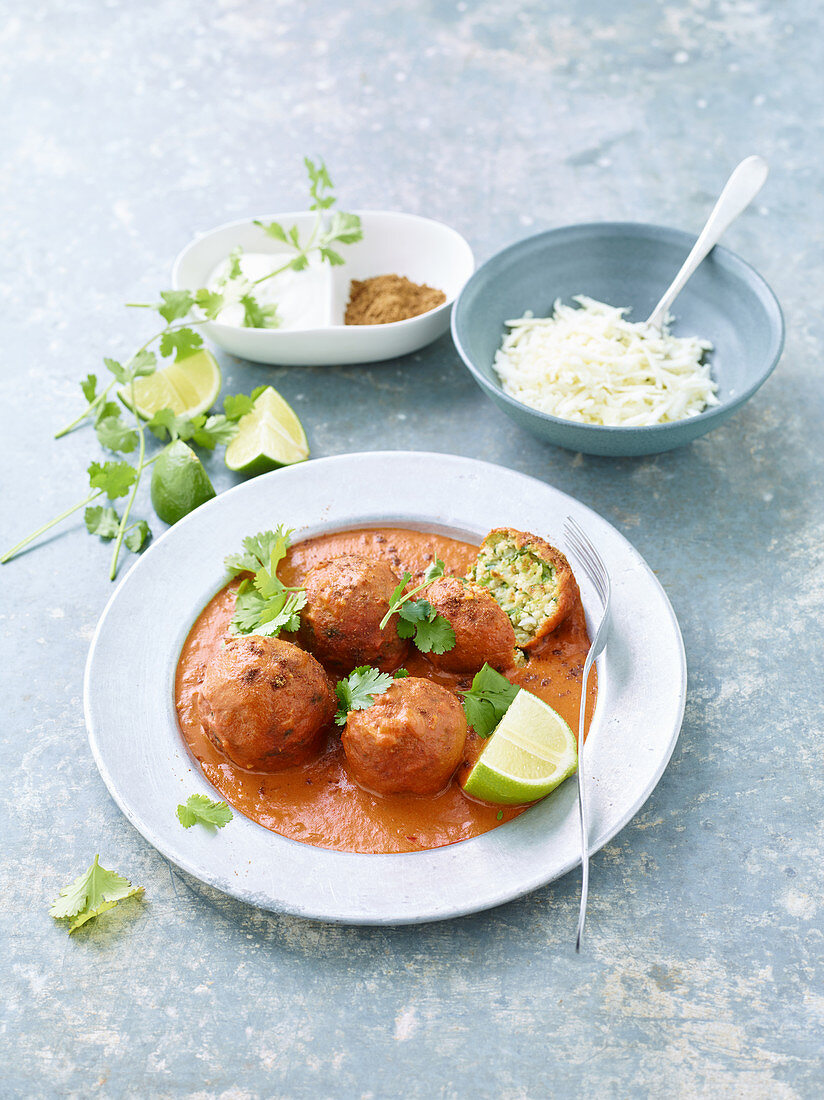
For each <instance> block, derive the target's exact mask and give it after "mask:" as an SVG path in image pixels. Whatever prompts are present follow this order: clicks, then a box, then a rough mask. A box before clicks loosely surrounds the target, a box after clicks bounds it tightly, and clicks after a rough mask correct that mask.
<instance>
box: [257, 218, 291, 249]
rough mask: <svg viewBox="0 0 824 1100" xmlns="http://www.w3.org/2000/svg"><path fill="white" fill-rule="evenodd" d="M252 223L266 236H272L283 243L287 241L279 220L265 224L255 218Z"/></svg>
mask: <svg viewBox="0 0 824 1100" xmlns="http://www.w3.org/2000/svg"><path fill="white" fill-rule="evenodd" d="M254 224H255V225H259V226H260V228H261V229H262V230H263V232H264V233H265V234H266V236H267V237H272V238H273V239H274V240H276V241H283V243H284V244H288V243H289V240H288V238H287V236H286V230H285V229H284V228H283V226H282V225H280V223H279V222H269V224H268V225H266V224H264V222H261V221H258V220H257V219H255V222H254Z"/></svg>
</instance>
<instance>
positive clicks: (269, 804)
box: [175, 527, 597, 854]
mask: <svg viewBox="0 0 824 1100" xmlns="http://www.w3.org/2000/svg"><path fill="white" fill-rule="evenodd" d="M477 552H478V548H477V546H473V545H471V544H469V543H465V542H459V541H458V540H456V539H451V538H447V537H446V536H444V535H435V534H429V533H425V532H420V531H411V530H406V529H402V528H390V527H387V528H374V529H363V530H357V531H344V532H338V533H334V534H329V535H321V536H320V537H318V538H314V539H308V540H307V541H305V542H301V543H297V544H296V545H294V546H293V547H292V548H291V549H290V550H289V551H288V554H287V556H286V558H285V559H284V560H283V562H282V563H281V566H280V568H279V570H278V575H279V576H280V578H281V580H283V582H284V583H285V584H287V585H290V586H291V585H299V584H300V583H301V581H302V580H303V578H304V577H305V575H306V573H307V572H308V571H309V570H310V569H311V568H312V567H313V566H315V565H318V564H320V563H321V562H324V561H328V560H329V559H330V558H334V557H338V556H339V555H342V554H361V555H363V556H365V557H370V558H378V559H381V560H383V561H385V562H387V563H388V564H389V565H390V566H391V567H392V569H393V570H394V571H395V572H396V573H397V574H398V576H400V575H401V574H402V573H403V572H404V571H405V570H406V571H408V572H409V573H411V574H412V577H413V583H414V582H415V581H419V580H420V579H421V578H422V576H423V573H424V571H425V570H426V567H427V566H428V565H429V564H430V562H432V561H434V559H435V558H436V557H437V558H440V559H441V560H442V561H443V562H444V563H445V566H446V572H447V573H451V574H455V575H458V576H464V575H465V574H466V572H467V570H468V569H469V567H470V566H471V565H472V564H473V563H474V561H475V556H476V554H477ZM238 583H239V582H238V581H233V582H232V583H230V584H229V585H227V586H226V587H225V588H223V589H222V590H221V591H220V592H219V593H218V594H217V595H216V596H215V597H214V598H213V599H212V600H210V602H209V603H208V604H207V605H206V607H205V608H204V609H203V611H202V612H201V614H200V615H199V616H198V618H197V620H196V621H195V624H194V626H193V627H192V629H191V631H190V633H189V636H188V638H187V639H186V642H185V643H184V646H183V650H182V651H181V655H180V660H179V662H178V667H177V675H176V680H175V703H176V706H177V714H178V720H179V723H180V729H181V732H182V734H183V737H184V740H185V741H186V744H187V746H188V748H189V751H190V752H191V754H192V755H193V756H194V758H195V760H196V761H197V762H198V764H199V765H200V767H201V769H202V771H203V773H204V775H205V776H206V778H207V779H208V780H209V782H210V783H212V785H213V786H214V787H216V788H217V790H218V791H219V792H220V793H221V795H222V796H223V798H225V799H226V801H227V802H228V803H229V804H230V805H231V806H233V807H234V808H235V809H236V810H238V811H240V812H241V813H243V814H245V815H246V816H247V817H249V818H251V819H252V820H253V821H257V822H258V823H259V824H260V825H262V826H264V828H267V829H271V830H272V831H273V832H276V833H280V834H281V835H282V836H285V837H289V838H290V839H291V840H297V841H301V842H303V843H305V844H314V845H316V846H318V847H321V848H332V849H335V850H337V851H344V852H361V853H370V854H375V853H391V852H415V851H422V850H424V849H428V848H439V847H442V846H443V845H446V844H454V843H456V842H457V841H460V840H467V839H468V838H470V837H473V836H478V835H480V834H481V833H485V832H488V831H489V830H490V829H494V828H496V826H498V825H501V824H504V823H505V822H507V821H510V820H512V818H513V817H517V816H518V814H520V813H523V812H524V810H525V809H526V808H527V807H511V806H504V807H499V806H491V805H488V804H486V803H481V802H477V801H474V800H473V799H470V798H468V797H467V796H466V795H465V794H464V793H463V791H462V789H461V787H460V785H459V783H458V781H457V778H458V777H459V776H460V775H462V774H465V772H466V770H467V769H468V768H469V767H470V766H471V765H472V764H473V763H474V762H475V761H476V760H477V758H478V756H479V755H480V753H481V750H482V749H483V747H484V744H485V742H484V741H482V740H481V739H480V738H479V737H477V736H476V735H475V734H474V733H473V732H472V731H470V734H469V737H468V739H467V743H466V752H465V762H464V764H463V765H462V766H461V768H459V770H458V777H456V778H454V779H453V780H452V782H451V783H450V784H449V786H448V787H447V788H446V790H445V791H443V792H441V793H440V794H437V795H377V794H373V793H371V792H369V791H366V790H364V789H362V788H361V787H359V786H357V784H355V783H354V782H353V781H352V779H351V778H350V776H349V774H348V772H347V768H346V762H345V759H344V755H343V750H342V748H341V744H340V729H339V727H337V726H335V725H332V726H331V727H330V729H329V731H328V733H327V736H326V743H325V747H324V749H323V751H322V752H321V754H320V755H319V756H317V757H316V758H315V759H313V760H310V761H309V762H307V763H305V764H300V765H297V766H295V767H291V768H287V769H285V770H283V771H280V772H252V771H245V770H244V769H242V768H240V767H238V766H237V765H236V764H233V763H232V762H231V761H230V760H228V759H227V758H226V757H225V756H224V755H223V754H222V753H220V752H219V751H218V750H217V749H216V748H215V746H214V745H213V744H212V742H211V741H210V740H209V739H208V737H207V736H206V734H205V733H204V731H203V729H202V727H201V724H200V721H199V719H198V716H197V711H196V707H195V706H194V699H193V697H194V695H195V694H196V692H197V689H198V686H199V685H200V683H201V681H202V679H203V675H204V672H205V669H206V667H207V665H208V663H209V661H210V660H211V659H212V657H213V656H214V655H215V654H216V653H217V652H219V650H220V649H221V647H222V645H223V643H224V640H225V639H226V638H227V637H229V636H231V632H230V629H229V624H230V621H231V618H232V615H233V614H234V604H235V592H236V590H237V586H238ZM283 637H284V638H287V639H288V640H290V641H294V640H295V639H296V635H289V634H284V635H283ZM588 649H589V638H588V636H587V631H586V622H585V619H584V612H583V608H582V606H581V603H580V599H578V600H577V602H576V605H575V606H574V607H573V609H572V611H571V613H570V614H569V616H568V617H567V619H566V620H565V621H564V622H563V623H562V624H561V625H560V626H559V627H558V628H557V629H556V630H555V631H553V633H551V634H550V635H548V636H547V638H546V639H544V641H543V642H542V643H541V646H540V648H539V649H537V650H534V651H533V652H532V653H531V654H530V657H529V660H528V662H527V663H526V665H525V666H524V667H523V668H519V669H516V670H511V671H510V673H508V675H509V677H510V679H511V680H512V681H513V682H514V683H516V684H519V685H520V686H522V687H524V688H526V689H527V690H528V691H531V692H532V693H533V694H535V695H537V696H539V697H540V698H541V699H543V700H544V701H545V702H547V703H548V704H549V705H550V706H552V707H554V708H555V710H557V711H558V712H559V714H561V715H562V717H563V718H565V719H566V721H567V722H568V723H569V724H570V726H571V727H572V729H573V730H577V728H578V714H579V703H580V692H581V675H582V670H583V666H584V660H585V659H586V655H587V651H588ZM404 667H405V668H406V669H407V670H408V671H409V674H410V676H422V677H426V678H427V679H430V680H433V681H435V682H437V683H439V684H442V685H443V686H444V687H447V688H449V689H451V690H454V691H457V690H460V689H466V688H468V687H469V686H470V684H471V682H472V677H471V675H458V674H454V673H449V672H444V671H441V670H438V669H435V668H434V667H433V665H432V664H431V663H430V662H429V661H428V660H427V659H426V657H425V656H424V654H422V653H419V652H418V651H417V650H414V649H413V650H412V651H411V653H410V657H409V659H408V660H407V661H406V662H405V664H404ZM596 690H597V686H596V680H595V675H594V673H593V675H592V676H591V678H590V684H589V691H588V695H587V721H588V722H589V720H590V719H591V716H592V711H593V709H594V706H595V696H596ZM499 815H500V816H499Z"/></svg>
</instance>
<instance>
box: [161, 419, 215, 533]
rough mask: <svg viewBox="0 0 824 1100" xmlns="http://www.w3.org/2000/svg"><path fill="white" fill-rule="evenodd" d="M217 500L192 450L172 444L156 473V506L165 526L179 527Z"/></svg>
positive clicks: (178, 443) (183, 445) (180, 443)
mask: <svg viewBox="0 0 824 1100" xmlns="http://www.w3.org/2000/svg"><path fill="white" fill-rule="evenodd" d="M213 496H216V493H215V489H214V486H213V485H212V483H211V481H210V480H209V475H208V474H207V473H206V471H205V470H204V469H203V465H202V463H201V461H200V459H199V458H198V457H197V455H196V454H195V452H194V451H193V450H192V448H191V447H187V446H186V444H185V443H184V442H183V441H182V440H180V439H177V440H175V442H174V443H170V444H169V446H168V447H167V448H166V450H165V451H161V452H160V457H159V458H158V459H157V461H156V462H155V464H154V469H153V470H152V504H153V506H154V510H155V511H156V512H157V514H158V515H159V516H160V518H161V519H162V520H163V522H164V523H169V524H171V523H177V521H178V520H179V519H183V517H184V516H188V514H189V512H193V511H194V510H195V508H199V507H200V505H201V504H205V503H206V501H207V500H211V499H212V497H213Z"/></svg>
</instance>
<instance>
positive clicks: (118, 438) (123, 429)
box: [94, 414, 137, 454]
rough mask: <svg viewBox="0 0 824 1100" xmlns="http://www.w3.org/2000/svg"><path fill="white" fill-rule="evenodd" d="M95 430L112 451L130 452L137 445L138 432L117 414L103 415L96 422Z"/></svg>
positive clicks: (101, 440) (103, 444)
mask: <svg viewBox="0 0 824 1100" xmlns="http://www.w3.org/2000/svg"><path fill="white" fill-rule="evenodd" d="M94 430H95V432H96V433H97V438H98V440H99V441H100V443H101V445H102V446H103V447H108V449H109V450H110V451H122V452H123V453H124V454H128V453H129V452H130V451H133V450H134V449H135V447H136V446H137V432H136V431H135V430H134V428H130V427H129V425H128V424H126V423H125V421H124V420H123V419H122V418H121V417H120V415H119V414H118V415H117V416H103V417H101V418H100V420H98V421H97V422H96V423H95V426H94Z"/></svg>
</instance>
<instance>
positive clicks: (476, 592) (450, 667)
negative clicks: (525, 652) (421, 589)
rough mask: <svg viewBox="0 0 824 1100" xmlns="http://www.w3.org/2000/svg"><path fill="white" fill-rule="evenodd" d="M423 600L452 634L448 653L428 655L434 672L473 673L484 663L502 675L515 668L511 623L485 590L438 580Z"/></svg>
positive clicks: (456, 580)
mask: <svg viewBox="0 0 824 1100" xmlns="http://www.w3.org/2000/svg"><path fill="white" fill-rule="evenodd" d="M424 597H425V599H427V600H428V601H429V603H430V604H431V605H432V607H433V608H434V609H435V610H436V611H437V612H438V614H439V615H443V617H444V618H445V619H447V620H448V621H449V624H450V626H451V627H452V629H453V630H454V632H455V645H454V646H453V647H452V649H449V650H447V651H446V652H445V653H430V654H429V660H430V661H431V662H432V664H433V665H435V666H436V667H437V668H442V669H445V670H446V671H448V672H477V671H478V670H479V669H480V668H482V667H483V665H484V664H486V663H488V664H490V665H492V667H493V668H495V669H498V671H499V672H502V671H503V670H504V669H506V668H511V667H512V666H513V665H514V664H515V644H516V641H515V631H514V629H513V627H512V623H511V622H510V621H509V618H508V617H507V614H506V612H505V611H504V610H503V609H502V608H501V607H500V605H499V604H497V603H496V602H495V599H494V597H493V596H492V594H491V593H490V592H489V591H488V590H487V589H486V588H483V587H481V585H479V584H475V583H474V582H473V581H469V580H464V579H463V578H461V577H441V578H440V580H437V581H435V582H434V584H431V585H430V586H429V588H427V590H426V592H425V593H424Z"/></svg>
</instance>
